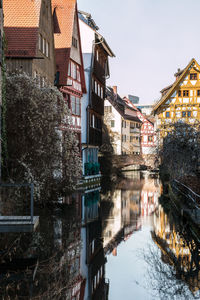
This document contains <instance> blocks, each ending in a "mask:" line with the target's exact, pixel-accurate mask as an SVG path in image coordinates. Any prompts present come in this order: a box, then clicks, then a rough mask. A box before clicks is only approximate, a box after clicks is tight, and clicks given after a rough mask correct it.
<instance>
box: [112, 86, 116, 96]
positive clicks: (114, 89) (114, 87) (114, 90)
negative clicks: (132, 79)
mask: <svg viewBox="0 0 200 300" xmlns="http://www.w3.org/2000/svg"><path fill="white" fill-rule="evenodd" d="M113 92H114V94H115V95H117V86H116V85H114V86H113Z"/></svg>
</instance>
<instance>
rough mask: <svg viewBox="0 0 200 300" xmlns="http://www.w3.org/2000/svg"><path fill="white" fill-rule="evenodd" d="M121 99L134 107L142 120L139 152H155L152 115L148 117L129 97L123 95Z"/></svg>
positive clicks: (148, 153) (144, 153)
mask: <svg viewBox="0 0 200 300" xmlns="http://www.w3.org/2000/svg"><path fill="white" fill-rule="evenodd" d="M123 100H124V101H125V102H126V104H127V105H129V106H130V107H132V108H134V109H135V110H136V111H137V117H138V119H139V120H140V121H141V122H142V126H141V132H140V134H141V154H142V155H143V156H145V155H151V154H155V152H156V133H155V130H154V122H153V121H152V119H153V118H152V117H151V120H150V117H149V118H148V117H147V116H146V115H145V114H143V113H142V112H141V110H140V109H138V108H137V107H136V106H135V105H134V104H133V103H132V101H130V99H129V98H127V97H124V98H123Z"/></svg>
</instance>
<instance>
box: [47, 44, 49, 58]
mask: <svg viewBox="0 0 200 300" xmlns="http://www.w3.org/2000/svg"><path fill="white" fill-rule="evenodd" d="M46 56H47V57H49V43H48V42H47V41H46Z"/></svg>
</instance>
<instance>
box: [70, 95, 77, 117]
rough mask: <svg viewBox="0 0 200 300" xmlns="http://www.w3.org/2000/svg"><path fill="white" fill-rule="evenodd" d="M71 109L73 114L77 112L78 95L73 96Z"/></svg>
mask: <svg viewBox="0 0 200 300" xmlns="http://www.w3.org/2000/svg"><path fill="white" fill-rule="evenodd" d="M71 110H72V114H73V115H75V114H76V97H74V96H71Z"/></svg>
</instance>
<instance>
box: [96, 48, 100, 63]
mask: <svg viewBox="0 0 200 300" xmlns="http://www.w3.org/2000/svg"><path fill="white" fill-rule="evenodd" d="M96 59H97V61H98V60H99V51H98V50H97V51H96Z"/></svg>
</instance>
